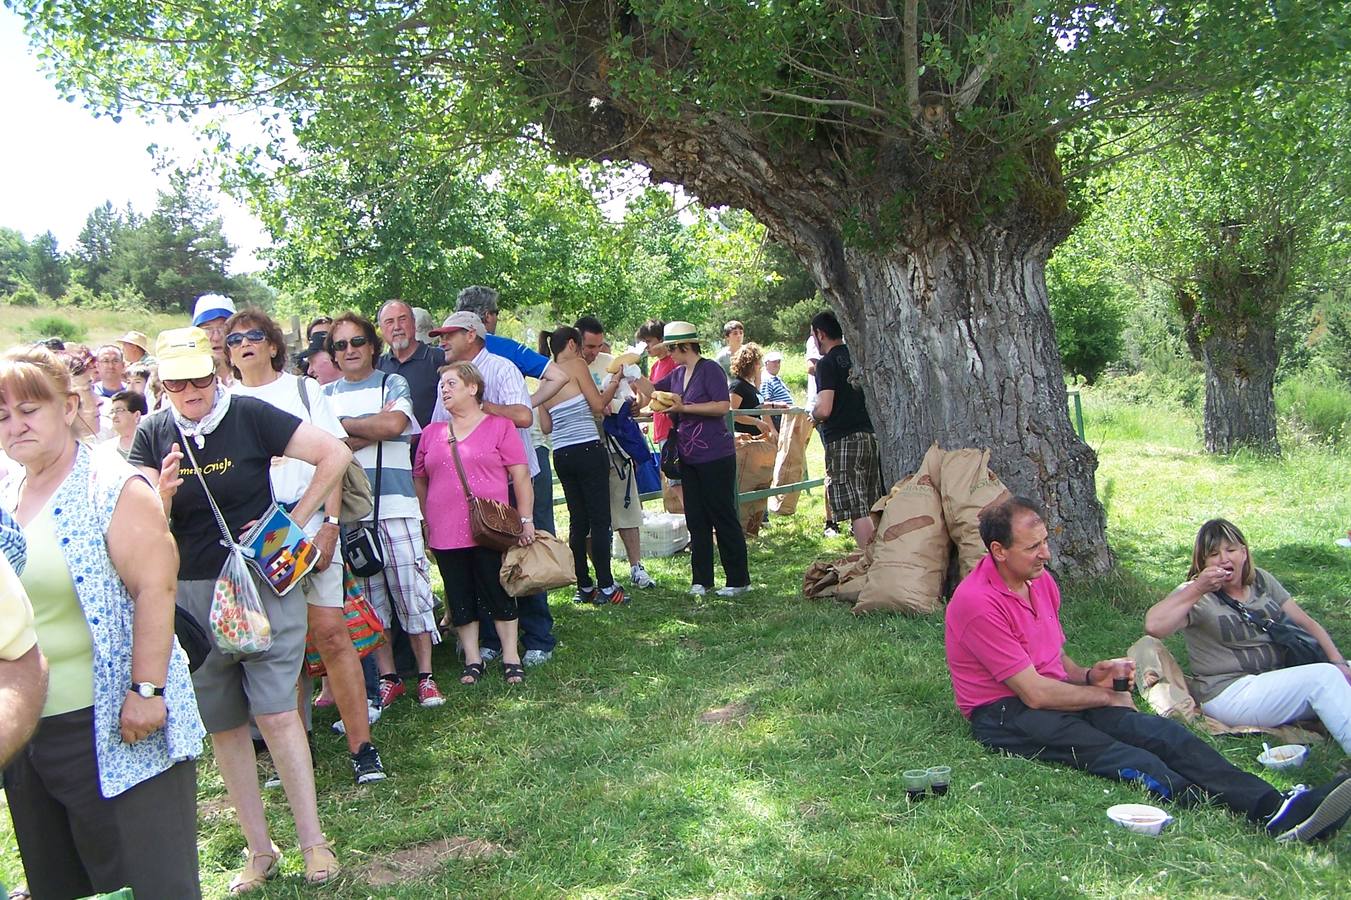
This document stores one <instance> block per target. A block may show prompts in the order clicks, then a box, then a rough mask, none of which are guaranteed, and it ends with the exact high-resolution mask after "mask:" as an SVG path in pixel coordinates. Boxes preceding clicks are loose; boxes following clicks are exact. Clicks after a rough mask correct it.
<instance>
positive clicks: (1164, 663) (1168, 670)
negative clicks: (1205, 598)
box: [1126, 635, 1324, 744]
mask: <svg viewBox="0 0 1351 900" xmlns="http://www.w3.org/2000/svg"><path fill="white" fill-rule="evenodd" d="M1126 655H1127V656H1129V657H1130V658H1131V659H1132V660H1134V661H1135V687H1136V689H1137V690H1139V691H1140V694H1141V696H1143V697H1144V698H1145V702H1146V703H1148V704H1149V708H1150V709H1152V710H1153V711H1154V712H1155V713H1157V714H1158V715H1161V716H1168V717H1170V718H1174V719H1178V720H1180V721H1183V722H1190V721H1192V720H1193V719H1197V718H1199V719H1200V722H1199V723H1198V724H1199V725H1200V726H1201V727H1202V728H1203V729H1205V731H1206V732H1207V733H1208V734H1214V735H1220V734H1269V735H1272V736H1273V737H1275V738H1276V739H1277V740H1279V741H1280V742H1281V743H1282V744H1308V743H1312V742H1314V741H1321V740H1323V739H1324V736H1323V735H1322V734H1321V733H1319V732H1317V731H1310V730H1308V729H1306V728H1301V727H1300V726H1298V725H1280V726H1277V727H1275V728H1259V727H1257V726H1256V725H1226V724H1224V723H1223V722H1221V721H1220V720H1219V719H1214V718H1211V717H1210V716H1208V715H1206V714H1205V713H1203V712H1201V704H1199V703H1197V702H1196V698H1195V697H1193V696H1192V694H1191V691H1190V690H1189V689H1188V688H1187V677H1186V675H1185V674H1183V672H1182V667H1181V666H1180V665H1178V664H1177V659H1176V658H1175V657H1174V656H1173V654H1172V652H1171V651H1169V649H1168V647H1167V646H1165V645H1164V643H1163V641H1161V640H1159V639H1158V638H1156V637H1150V636H1149V635H1145V636H1144V637H1142V638H1140V640H1138V641H1136V642H1135V643H1134V644H1131V646H1130V649H1129V650H1127V651H1126ZM1308 724H1310V725H1311V726H1313V727H1319V728H1321V725H1320V724H1317V723H1316V721H1315V722H1310V723H1308Z"/></svg>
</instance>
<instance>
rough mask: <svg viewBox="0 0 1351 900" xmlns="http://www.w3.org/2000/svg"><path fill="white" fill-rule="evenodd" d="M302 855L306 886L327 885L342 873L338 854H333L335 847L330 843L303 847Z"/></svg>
mask: <svg viewBox="0 0 1351 900" xmlns="http://www.w3.org/2000/svg"><path fill="white" fill-rule="evenodd" d="M300 855H301V856H303V857H304V858H305V883H306V884H327V883H328V882H330V881H332V880H333V879H334V878H337V877H338V873H340V872H341V871H342V866H341V865H339V863H338V854H336V853H334V852H333V845H332V844H330V843H329V842H328V841H320V842H319V843H317V844H311V845H310V846H308V847H301V848H300Z"/></svg>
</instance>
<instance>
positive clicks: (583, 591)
mask: <svg viewBox="0 0 1351 900" xmlns="http://www.w3.org/2000/svg"><path fill="white" fill-rule="evenodd" d="M599 593H600V592H599V591H598V590H597V589H596V587H595V586H594V585H592V586H590V587H584V588H583V587H579V588H578V589H577V591H576V593H574V594H573V595H572V602H573V603H595V602H596V596H597V595H598V594H599Z"/></svg>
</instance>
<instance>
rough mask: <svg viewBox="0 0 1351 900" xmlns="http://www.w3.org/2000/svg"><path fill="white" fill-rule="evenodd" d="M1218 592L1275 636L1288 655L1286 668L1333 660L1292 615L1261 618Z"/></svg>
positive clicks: (1255, 624)
mask: <svg viewBox="0 0 1351 900" xmlns="http://www.w3.org/2000/svg"><path fill="white" fill-rule="evenodd" d="M1215 593H1216V594H1217V595H1218V596H1219V598H1220V599H1221V600H1223V601H1224V602H1225V604H1227V605H1228V606H1229V608H1231V609H1232V610H1234V611H1235V612H1236V613H1238V614H1239V616H1240V617H1241V618H1242V619H1243V621H1245V622H1247V623H1248V624H1249V625H1251V626H1252V627H1254V628H1256V629H1257V630H1258V631H1260V632H1262V633H1263V634H1265V635H1266V636H1267V637H1269V638H1271V642H1272V643H1273V644H1275V645H1276V646H1277V647H1280V648H1281V650H1282V651H1283V654H1284V656H1285V665H1284V667H1283V668H1286V669H1289V668H1293V667H1294V666H1307V665H1311V664H1313V663H1321V662H1328V661H1329V660H1328V655H1327V654H1326V653H1324V652H1323V648H1322V646H1321V645H1319V643H1318V641H1316V640H1314V636H1313V635H1311V634H1309V632H1307V631H1305V630H1304V629H1303V628H1301V627H1300V626H1298V625H1296V624H1295V623H1294V622H1291V621H1290V617H1289V616H1286V615H1282V616H1281V617H1280V618H1279V619H1273V618H1271V617H1270V616H1265V615H1264V616H1263V617H1262V618H1260V619H1259V618H1258V617H1257V616H1255V615H1253V614H1252V611H1251V610H1249V609H1248V608H1247V607H1246V606H1244V605H1243V604H1241V603H1239V602H1238V601H1237V600H1235V599H1234V598H1233V597H1230V596H1229V595H1228V594H1226V593H1225V592H1224V591H1216V592H1215Z"/></svg>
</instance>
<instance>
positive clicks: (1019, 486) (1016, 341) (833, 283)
mask: <svg viewBox="0 0 1351 900" xmlns="http://www.w3.org/2000/svg"><path fill="white" fill-rule="evenodd" d="M798 237H799V238H802V237H804V236H803V235H799V236H798ZM816 237H817V239H818V240H819V239H820V235H819V234H818V235H816ZM797 249H798V250H799V252H800V253H801V255H803V256H804V259H807V260H808V261H809V262H810V263H812V264H813V265H814V267H815V268H816V269H817V273H816V274H817V277H818V281H819V282H820V283H821V284H823V285H826V286H827V295H828V297H829V299H830V300H831V301H832V305H834V307H835V308H836V310H837V312H838V313H839V315H840V321H841V324H842V325H843V327H844V330H845V337H846V340H847V341H848V343H849V346H850V348H851V351H852V353H853V356H854V359H855V370H856V371H857V372H858V373H859V374H860V378H861V382H862V385H863V388H864V391H865V394H866V396H867V398H868V404H869V409H870V411H871V413H872V419H873V424H874V427H875V428H876V429H877V433H878V439H879V442H880V444H881V447H882V448H883V465H884V467H885V474H886V477H887V479H888V480H889V481H891V480H894V479H897V478H900V477H901V476H902V475H904V474H906V473H908V472H911V471H913V470H914V468H915V466H916V465H917V464H918V463H919V461H920V458H921V457H922V456H923V454H924V452H925V451H926V450H927V449H928V447H929V445H930V444H931V443H932V442H934V441H938V442H939V443H940V444H941V445H942V446H943V447H944V448H945V449H954V448H958V447H989V448H990V450H991V462H992V465H993V467H994V469H995V471H996V473H997V474H998V475H999V476H1000V478H1002V479H1003V480H1004V482H1005V483H1006V484H1007V485H1008V487H1009V488H1010V490H1012V491H1014V492H1015V493H1017V494H1024V495H1027V496H1030V497H1033V498H1035V499H1037V500H1039V501H1040V502H1041V503H1042V504H1043V506H1044V507H1045V510H1046V514H1047V525H1048V526H1049V529H1050V532H1051V543H1052V549H1053V552H1054V554H1055V557H1056V559H1055V562H1054V563H1053V565H1055V566H1056V567H1057V568H1058V569H1059V570H1061V571H1064V572H1067V573H1072V574H1076V575H1086V574H1098V573H1101V572H1104V571H1106V570H1107V569H1108V568H1110V567H1111V565H1112V556H1111V553H1110V551H1109V550H1108V547H1107V542H1106V539H1105V535H1104V529H1105V519H1104V516H1103V510H1102V506H1101V505H1100V504H1099V503H1098V498H1097V496H1096V493H1095V488H1094V471H1095V469H1096V468H1097V456H1096V454H1094V452H1093V451H1092V449H1090V448H1089V447H1088V446H1087V445H1086V444H1085V443H1084V442H1083V441H1081V440H1079V437H1078V435H1077V434H1075V432H1074V429H1073V428H1072V427H1071V425H1070V421H1069V413H1068V410H1067V408H1066V395H1065V383H1064V374H1063V370H1062V368H1061V363H1060V354H1059V351H1058V349H1057V346H1056V340H1055V331H1054V329H1053V327H1052V324H1051V315H1050V307H1049V304H1048V300H1047V295H1046V283H1045V275H1044V269H1045V262H1046V258H1047V255H1048V254H1049V240H1046V241H1036V240H1032V241H1028V240H1022V239H1020V238H1019V237H1018V236H1016V235H1014V234H1012V233H1010V232H1008V231H1006V230H1003V229H1000V228H997V227H994V226H986V227H985V228H984V229H982V230H979V231H977V232H976V233H975V234H974V235H970V236H953V235H947V236H944V237H942V238H935V239H932V240H930V241H929V242H928V243H926V244H925V245H924V246H918V247H910V248H908V249H909V252H908V253H903V252H890V253H879V254H873V253H865V252H861V251H857V250H842V249H840V248H839V245H838V244H837V245H835V249H834V251H833V252H831V251H830V250H829V247H828V246H827V247H826V248H825V249H826V252H824V253H819V252H818V253H813V252H812V249H813V248H812V246H811V245H808V244H807V243H806V242H804V241H801V240H799V241H798V243H797ZM817 249H818V250H819V249H821V248H820V247H819V246H818V247H817ZM803 250H806V251H807V252H806V253H802V251H803ZM842 270H843V271H842ZM842 275H843V276H845V277H841V276H842Z"/></svg>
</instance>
